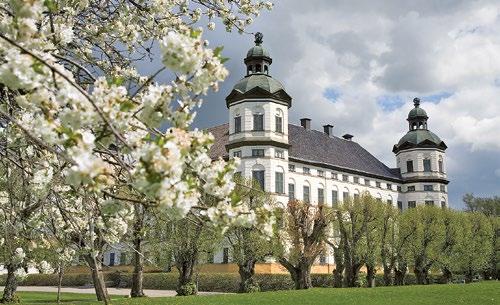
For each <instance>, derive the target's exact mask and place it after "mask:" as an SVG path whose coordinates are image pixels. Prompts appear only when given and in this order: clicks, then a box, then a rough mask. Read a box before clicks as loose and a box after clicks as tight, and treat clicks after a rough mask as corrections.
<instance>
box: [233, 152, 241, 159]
mask: <svg viewBox="0 0 500 305" xmlns="http://www.w3.org/2000/svg"><path fill="white" fill-rule="evenodd" d="M233 157H235V158H241V150H237V151H234V152H233Z"/></svg>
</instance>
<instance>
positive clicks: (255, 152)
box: [252, 149, 264, 157]
mask: <svg viewBox="0 0 500 305" xmlns="http://www.w3.org/2000/svg"><path fill="white" fill-rule="evenodd" d="M252 157H264V150H263V149H252Z"/></svg>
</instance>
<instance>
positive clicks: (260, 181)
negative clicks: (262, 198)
mask: <svg viewBox="0 0 500 305" xmlns="http://www.w3.org/2000/svg"><path fill="white" fill-rule="evenodd" d="M265 173H266V170H265V167H264V165H262V164H255V165H254V166H253V167H252V179H253V182H254V184H256V186H257V187H260V189H261V190H263V191H264V190H265V184H266V181H265Z"/></svg>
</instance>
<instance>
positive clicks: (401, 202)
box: [398, 201, 403, 211]
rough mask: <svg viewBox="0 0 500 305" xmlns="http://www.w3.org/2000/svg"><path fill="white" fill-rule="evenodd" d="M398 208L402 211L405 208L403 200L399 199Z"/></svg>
mask: <svg viewBox="0 0 500 305" xmlns="http://www.w3.org/2000/svg"><path fill="white" fill-rule="evenodd" d="M398 209H399V210H400V211H402V210H403V201H398Z"/></svg>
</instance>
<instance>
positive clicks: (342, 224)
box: [335, 193, 380, 287]
mask: <svg viewBox="0 0 500 305" xmlns="http://www.w3.org/2000/svg"><path fill="white" fill-rule="evenodd" d="M379 206H380V205H379V203H378V202H377V200H376V199H375V198H373V197H372V196H370V195H369V194H368V193H364V194H362V195H361V196H359V197H357V198H354V199H347V200H344V202H342V204H341V205H340V211H341V213H342V215H341V216H342V217H336V218H335V219H336V221H337V222H338V224H337V226H338V230H339V233H340V235H341V240H342V242H343V252H344V266H345V276H344V283H345V286H347V287H356V286H359V271H360V269H361V267H362V266H363V265H364V264H365V263H366V258H367V257H368V255H369V252H370V253H371V254H374V253H375V252H371V251H372V249H368V241H367V238H368V236H369V235H370V234H372V232H373V230H375V229H376V224H377V219H378V212H377V211H378V210H379ZM370 243H371V241H370ZM372 266H373V265H372Z"/></svg>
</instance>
